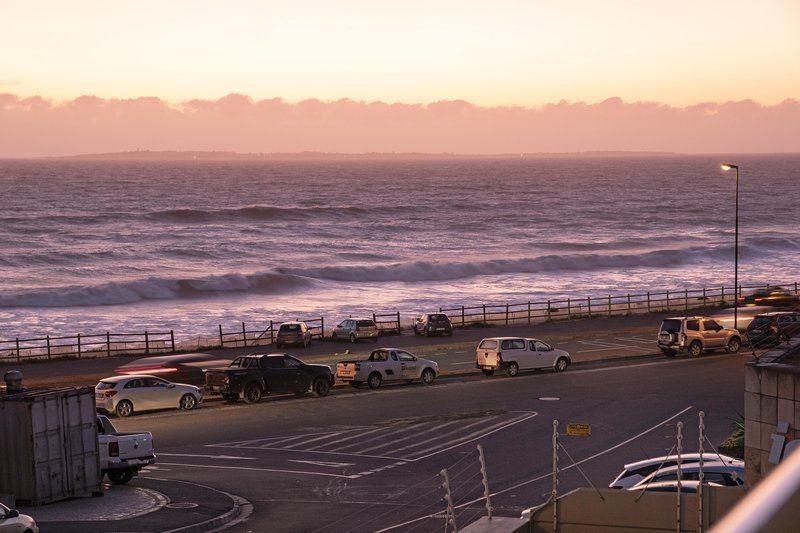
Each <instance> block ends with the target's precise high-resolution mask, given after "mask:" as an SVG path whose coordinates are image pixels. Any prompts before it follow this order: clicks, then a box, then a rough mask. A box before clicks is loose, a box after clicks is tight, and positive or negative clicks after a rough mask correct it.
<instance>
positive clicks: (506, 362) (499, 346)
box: [475, 337, 572, 377]
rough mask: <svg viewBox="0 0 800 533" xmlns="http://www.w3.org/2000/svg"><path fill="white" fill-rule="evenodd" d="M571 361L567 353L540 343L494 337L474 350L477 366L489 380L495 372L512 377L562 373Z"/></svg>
mask: <svg viewBox="0 0 800 533" xmlns="http://www.w3.org/2000/svg"><path fill="white" fill-rule="evenodd" d="M571 361H572V359H570V356H569V354H568V353H567V352H565V351H564V350H559V349H557V348H553V347H552V346H550V345H549V344H547V343H546V342H544V341H540V340H539V339H528V338H520V337H491V338H488V339H483V340H482V341H481V342H480V344H478V348H477V349H476V350H475V366H476V367H478V368H480V369H481V370H483V373H484V374H486V375H487V376H491V375H492V374H494V372H495V370H505V371H506V373H507V374H508V375H509V376H512V377H513V376H516V375H517V374H518V373H519V371H520V370H532V369H536V368H552V369H553V370H555V371H556V372H563V371H564V370H566V369H567V367H568V366H569V364H570V362H571Z"/></svg>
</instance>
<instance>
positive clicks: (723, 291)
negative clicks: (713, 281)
mask: <svg viewBox="0 0 800 533" xmlns="http://www.w3.org/2000/svg"><path fill="white" fill-rule="evenodd" d="M719 292H720V294H721V295H722V296H721V297H720V299H721V300H722V302H721V303H723V304H724V303H725V285H723V286H722V287H721V288H720V289H719Z"/></svg>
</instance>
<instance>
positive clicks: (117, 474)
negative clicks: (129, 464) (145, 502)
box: [108, 468, 133, 485]
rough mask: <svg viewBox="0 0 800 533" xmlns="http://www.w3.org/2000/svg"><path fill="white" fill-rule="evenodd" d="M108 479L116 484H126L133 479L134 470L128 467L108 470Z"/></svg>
mask: <svg viewBox="0 0 800 533" xmlns="http://www.w3.org/2000/svg"><path fill="white" fill-rule="evenodd" d="M108 479H110V480H111V483H113V484H115V485H124V484H125V483H127V482H128V481H130V480H132V479H133V470H131V469H130V468H126V469H125V470H111V471H109V472H108Z"/></svg>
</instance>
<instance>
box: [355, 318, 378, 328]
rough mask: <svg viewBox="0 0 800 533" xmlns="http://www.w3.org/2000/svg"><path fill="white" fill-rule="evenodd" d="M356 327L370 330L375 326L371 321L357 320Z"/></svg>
mask: <svg viewBox="0 0 800 533" xmlns="http://www.w3.org/2000/svg"><path fill="white" fill-rule="evenodd" d="M357 325H358V327H360V328H370V327H373V326H374V325H375V322H373V321H372V320H359V321H358V322H357Z"/></svg>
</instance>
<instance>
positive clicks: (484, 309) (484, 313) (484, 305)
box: [483, 304, 486, 324]
mask: <svg viewBox="0 0 800 533" xmlns="http://www.w3.org/2000/svg"><path fill="white" fill-rule="evenodd" d="M483 323H484V324H486V304H483Z"/></svg>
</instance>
